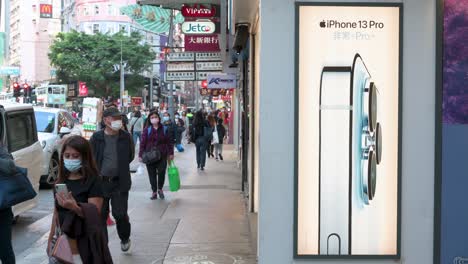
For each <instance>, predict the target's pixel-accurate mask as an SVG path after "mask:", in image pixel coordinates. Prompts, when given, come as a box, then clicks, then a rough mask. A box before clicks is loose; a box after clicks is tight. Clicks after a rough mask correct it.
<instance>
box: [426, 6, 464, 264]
mask: <svg viewBox="0 0 468 264" xmlns="http://www.w3.org/2000/svg"><path fill="white" fill-rule="evenodd" d="M439 3H440V4H438V5H437V6H438V7H441V6H442V7H443V9H439V10H438V13H439V15H437V17H438V19H439V21H438V23H437V24H438V25H441V28H440V30H439V36H438V37H439V38H438V50H439V51H442V52H441V53H439V54H440V57H439V58H438V61H439V62H440V64H439V65H438V71H439V72H440V74H441V75H440V76H438V83H437V87H438V93H437V100H438V103H437V104H436V105H437V106H441V107H442V109H438V111H437V112H438V113H440V116H439V118H438V125H437V127H438V128H437V132H436V136H437V151H436V162H437V163H438V164H437V165H436V168H437V170H436V184H435V186H436V190H435V195H436V206H435V208H436V213H435V215H436V220H435V223H436V232H435V234H436V237H435V238H434V242H435V250H436V254H435V259H434V263H435V264H444V263H456V264H462V263H468V203H467V201H468V199H467V198H466V192H467V190H468V177H467V176H466V173H467V171H468V162H467V157H468V107H467V103H466V102H467V93H468V86H467V76H468V75H467V73H468V48H467V45H466V43H468V30H467V29H468V5H467V3H466V1H459V0H440V2H439ZM438 168H440V169H438Z"/></svg>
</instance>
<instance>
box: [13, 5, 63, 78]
mask: <svg viewBox="0 0 468 264" xmlns="http://www.w3.org/2000/svg"><path fill="white" fill-rule="evenodd" d="M44 5H48V6H47V7H44ZM44 8H45V9H44ZM49 8H50V9H49ZM42 9H43V10H42ZM60 10H61V0H52V1H48V2H47V3H46V2H44V1H39V0H33V1H20V0H12V1H10V8H9V29H10V32H9V48H8V65H9V66H17V67H19V68H20V75H19V76H17V77H16V76H15V77H13V79H14V81H18V82H21V83H28V84H39V83H41V82H46V81H49V80H50V79H52V78H53V76H51V66H50V61H49V58H48V51H49V47H50V45H51V44H52V42H53V39H54V38H55V35H56V34H57V33H58V32H60V31H61V22H60V12H61V11H60ZM44 12H45V13H46V15H44V14H45V13H44ZM41 14H42V15H41Z"/></svg>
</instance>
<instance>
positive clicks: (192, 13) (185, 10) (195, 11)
mask: <svg viewBox="0 0 468 264" xmlns="http://www.w3.org/2000/svg"><path fill="white" fill-rule="evenodd" d="M182 15H183V16H184V17H215V16H216V6H215V5H203V4H194V5H184V6H182Z"/></svg>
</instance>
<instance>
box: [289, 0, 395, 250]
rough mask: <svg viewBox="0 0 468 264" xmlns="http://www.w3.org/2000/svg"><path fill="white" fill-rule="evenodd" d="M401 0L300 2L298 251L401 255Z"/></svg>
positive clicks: (297, 156)
mask: <svg viewBox="0 0 468 264" xmlns="http://www.w3.org/2000/svg"><path fill="white" fill-rule="evenodd" d="M402 8H403V7H402V4H388V3H387V4H372V3H371V4H369V3H366V4H344V3H340V4H337V3H328V4H327V3H297V4H296V72H295V74H296V119H295V120H296V126H295V127H296V158H295V161H296V166H295V168H296V172H295V176H296V178H295V179H296V197H295V198H296V200H295V218H296V219H295V221H296V222H295V252H294V253H295V256H296V257H312V258H313V257H319V258H326V257H331V258H333V257H334V258H346V257H354V258H355V257H361V256H363V257H367V258H368V257H371V258H372V257H375V258H394V259H395V258H399V256H400V250H399V248H400V242H399V240H400V234H399V233H400V215H399V211H400V202H399V201H400V180H399V178H400V140H401V139H400V131H401V129H400V127H401V115H400V113H401V108H400V104H401V102H400V101H401V70H402V69H401V36H402V12H403V10H402Z"/></svg>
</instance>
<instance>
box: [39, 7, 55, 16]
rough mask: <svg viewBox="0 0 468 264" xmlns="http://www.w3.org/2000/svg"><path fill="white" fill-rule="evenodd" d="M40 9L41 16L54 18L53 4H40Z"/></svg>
mask: <svg viewBox="0 0 468 264" xmlns="http://www.w3.org/2000/svg"><path fill="white" fill-rule="evenodd" d="M39 10H40V17H41V18H52V5H48V4H40V5H39Z"/></svg>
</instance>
